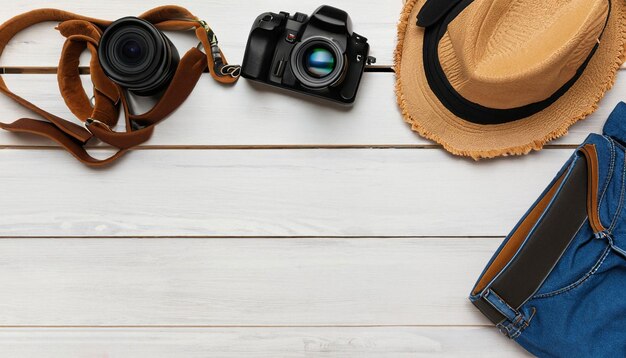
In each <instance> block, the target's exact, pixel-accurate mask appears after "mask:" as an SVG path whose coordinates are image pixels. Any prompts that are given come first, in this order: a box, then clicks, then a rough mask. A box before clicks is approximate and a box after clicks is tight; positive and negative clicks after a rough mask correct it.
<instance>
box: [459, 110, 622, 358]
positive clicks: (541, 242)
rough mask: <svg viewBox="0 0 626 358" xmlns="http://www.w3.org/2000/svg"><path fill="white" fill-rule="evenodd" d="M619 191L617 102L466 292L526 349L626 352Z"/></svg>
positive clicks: (570, 353) (562, 353)
mask: <svg viewBox="0 0 626 358" xmlns="http://www.w3.org/2000/svg"><path fill="white" fill-rule="evenodd" d="M583 162H584V165H583V164H582V163H583ZM578 164H581V167H580V168H578V169H576V168H577V166H578ZM578 171H580V172H581V173H585V175H584V176H583V175H582V174H581V175H579V174H577V172H578ZM576 177H578V178H579V179H576V180H578V181H580V182H581V183H583V182H584V183H585V184H584V187H582V186H578V187H577V186H575V185H574V184H573V183H572V182H573V181H574V180H575V178H576ZM568 185H569V186H568ZM581 188H582V190H581ZM581 191H582V192H584V193H583V194H582V199H581V200H579V201H576V199H574V196H576V195H578V194H580V193H581ZM577 193H578V194H577ZM625 198H626V104H624V103H620V104H619V105H618V106H617V107H616V109H615V110H614V111H613V113H612V114H611V116H610V117H609V119H608V121H607V123H606V125H605V127H604V134H603V135H597V134H591V135H590V136H589V137H588V138H587V139H586V140H585V142H584V143H583V144H582V145H581V147H580V148H579V149H578V150H577V151H576V152H575V153H574V154H573V155H572V157H571V158H570V159H569V160H568V162H567V163H566V164H565V166H564V167H563V168H562V169H561V170H560V172H559V173H558V174H557V176H556V178H555V179H554V180H553V181H552V183H551V184H550V185H549V186H548V189H546V191H545V192H544V193H543V194H542V195H541V197H540V198H539V199H538V200H537V202H536V203H535V204H534V205H533V207H532V208H531V209H530V210H529V211H528V212H527V213H526V215H525V216H524V218H523V219H522V220H521V221H520V223H519V224H518V225H517V226H516V227H515V229H514V230H513V232H511V234H509V236H508V237H507V238H506V240H505V241H504V243H503V244H502V245H501V246H500V248H499V249H498V251H497V252H496V254H495V255H494V257H493V258H492V259H491V261H490V262H489V264H488V266H487V268H485V271H483V274H482V275H481V278H480V279H479V281H478V282H477V284H476V286H475V287H474V290H473V291H472V294H471V295H470V300H471V301H472V302H473V303H474V304H475V305H476V306H477V307H478V308H479V309H480V310H481V311H482V312H483V313H484V314H485V315H486V316H487V317H488V318H490V319H491V321H492V322H494V323H495V324H496V325H497V327H498V328H499V329H500V331H501V332H502V333H504V334H505V335H506V336H508V337H509V338H511V339H514V340H515V341H516V342H517V343H519V344H520V345H521V346H522V347H524V348H525V349H526V350H528V351H529V352H530V353H532V354H534V355H537V356H540V357H626V208H624V206H626V199H625ZM568 200H569V201H568ZM577 203H578V204H577ZM579 204H580V205H579ZM577 206H580V207H581V209H580V210H578V211H577V209H576V207H577ZM554 211H558V212H554ZM581 212H582V214H581ZM557 222H558V223H561V224H559V225H555V224H554V223H557ZM559 240H560V241H559ZM555 241H559V242H558V243H555Z"/></svg>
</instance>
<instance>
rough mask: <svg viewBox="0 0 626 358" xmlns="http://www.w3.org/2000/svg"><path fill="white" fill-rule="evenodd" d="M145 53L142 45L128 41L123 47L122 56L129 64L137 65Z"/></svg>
mask: <svg viewBox="0 0 626 358" xmlns="http://www.w3.org/2000/svg"><path fill="white" fill-rule="evenodd" d="M142 53H143V51H142V48H141V45H140V44H139V42H137V41H135V40H128V41H126V43H125V44H123V45H122V56H123V57H124V58H125V59H126V60H127V62H128V63H137V62H139V60H140V59H141V54H142Z"/></svg>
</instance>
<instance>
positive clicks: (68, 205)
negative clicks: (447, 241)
mask: <svg viewBox="0 0 626 358" xmlns="http://www.w3.org/2000/svg"><path fill="white" fill-rule="evenodd" d="M99 154H101V153H99ZM102 154H105V153H102ZM570 154H571V150H558V149H547V150H545V151H543V152H540V153H537V154H534V155H531V156H527V157H524V158H517V159H515V160H494V161H485V162H481V163H474V162H472V161H468V160H465V159H459V158H453V157H451V156H450V155H448V154H446V153H444V152H442V151H440V150H437V149H424V150H419V149H417V150H412V149H387V150H382V149H334V150H330V149H321V150H186V151H183V152H182V153H181V151H176V150H140V151H134V152H132V153H130V155H128V156H127V157H125V158H124V159H123V160H122V161H121V162H120V163H118V164H116V165H115V166H114V167H112V168H110V169H108V170H87V169H85V168H84V167H83V166H82V165H81V164H79V163H75V162H74V160H73V158H72V157H70V156H69V155H68V154H67V153H65V152H64V151H61V150H9V149H7V150H0V182H1V183H3V184H2V186H0V197H2V200H3V202H4V203H5V205H4V209H5V210H6V212H5V213H4V214H3V215H0V236H5V237H24V236H25V237H29V236H61V237H67V236H133V237H135V236H138V237H146V236H189V235H191V236H201V237H206V236H316V237H318V236H504V235H506V234H507V233H508V232H509V230H510V229H511V228H512V227H513V226H514V224H515V223H516V222H517V220H518V219H519V217H521V216H522V214H523V213H524V212H525V211H526V209H527V208H528V207H529V206H530V205H531V204H532V203H533V202H534V200H535V198H536V197H537V196H538V195H539V194H540V193H541V192H542V191H543V189H544V187H545V186H546V185H547V184H548V182H549V181H550V179H552V177H553V176H554V174H555V173H556V172H557V171H558V169H559V168H560V167H561V165H562V163H564V162H565V160H566V159H567V158H568V156H569V155H570Z"/></svg>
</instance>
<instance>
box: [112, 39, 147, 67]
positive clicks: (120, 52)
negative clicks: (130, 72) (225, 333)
mask: <svg viewBox="0 0 626 358" xmlns="http://www.w3.org/2000/svg"><path fill="white" fill-rule="evenodd" d="M114 45H115V52H116V54H117V56H116V57H117V58H118V60H119V61H120V62H121V63H122V64H124V65H126V66H137V65H141V64H143V63H146V62H148V61H149V58H148V56H147V55H148V53H149V51H148V41H146V38H145V36H142V34H141V33H133V32H129V33H126V34H124V35H122V36H120V37H119V39H117V41H116V43H115V44H114Z"/></svg>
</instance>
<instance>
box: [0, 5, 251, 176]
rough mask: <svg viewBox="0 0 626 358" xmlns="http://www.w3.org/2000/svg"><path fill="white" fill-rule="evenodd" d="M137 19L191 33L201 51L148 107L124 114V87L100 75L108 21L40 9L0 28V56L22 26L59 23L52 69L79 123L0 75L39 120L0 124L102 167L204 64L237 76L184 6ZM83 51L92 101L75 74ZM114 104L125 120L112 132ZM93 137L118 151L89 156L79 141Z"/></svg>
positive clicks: (139, 136)
mask: <svg viewBox="0 0 626 358" xmlns="http://www.w3.org/2000/svg"><path fill="white" fill-rule="evenodd" d="M140 18H142V19H144V20H147V21H149V22H151V23H152V24H154V25H155V26H156V27H157V28H158V29H160V30H162V31H190V30H192V31H194V32H195V34H196V36H197V37H198V39H199V40H200V44H201V45H202V47H203V48H204V51H205V53H203V52H202V51H200V50H199V49H198V48H192V49H191V50H189V51H188V52H187V53H186V54H185V55H184V56H183V58H182V59H181V61H180V64H179V66H178V68H177V70H176V73H175V75H174V78H173V79H172V82H171V84H170V86H169V87H168V88H167V90H166V91H165V93H164V94H163V96H162V97H161V98H160V100H159V101H158V102H157V104H156V105H155V106H154V108H152V109H151V110H150V111H149V112H147V113H144V114H142V115H134V114H131V113H130V109H129V106H128V101H127V99H126V97H125V94H124V91H123V90H122V88H120V87H119V86H118V85H117V84H115V83H113V82H112V81H111V80H110V79H109V78H108V77H107V76H106V75H105V74H104V71H103V70H102V68H101V66H100V63H99V61H98V54H97V52H98V43H99V42H100V36H101V35H102V31H103V29H105V28H106V27H107V26H108V25H110V24H111V22H110V21H105V20H99V19H94V18H89V17H84V16H80V15H76V14H72V13H69V12H65V11H62V10H56V9H41V10H34V11H31V12H27V13H25V14H22V15H18V16H16V17H14V18H12V19H10V20H9V21H7V22H6V23H4V24H3V25H2V26H0V55H2V53H3V51H4V49H5V48H6V46H7V44H8V43H9V41H10V40H11V39H12V38H13V37H14V36H15V35H16V34H18V33H19V32H21V31H22V30H24V29H26V28H28V27H30V26H32V25H34V24H37V23H41V22H45V21H55V22H60V24H59V26H58V27H57V29H58V30H59V31H60V33H61V34H62V35H63V36H64V37H66V39H67V40H66V41H65V44H64V46H63V51H62V55H61V60H60V62H59V68H58V82H59V89H60V91H61V95H62V96H63V99H64V100H65V103H66V105H67V106H68V108H69V109H70V110H71V112H72V113H73V114H74V115H75V116H76V117H77V118H78V119H79V120H80V121H81V122H82V123H83V124H84V125H83V126H80V125H78V124H75V123H74V122H71V121H68V120H65V119H63V118H60V117H57V116H55V115H53V114H51V113H49V112H47V111H45V110H43V109H41V108H39V107H37V106H35V105H34V104H32V103H30V102H29V101H27V100H25V99H24V98H22V97H20V96H18V95H16V94H15V93H13V92H12V91H11V90H10V89H9V88H8V87H7V85H6V84H5V82H4V79H3V78H2V76H0V92H2V93H3V94H5V95H6V96H7V97H9V98H12V99H13V100H14V101H16V102H17V103H19V104H21V105H22V106H24V107H25V108H27V109H29V110H31V111H32V112H34V113H36V114H37V115H39V116H41V117H42V118H43V119H44V120H45V121H44V120H36V119H31V118H22V119H19V120H17V121H15V122H13V123H11V124H6V123H2V122H0V128H2V129H5V130H7V131H11V132H19V133H32V134H36V135H39V136H43V137H47V138H50V139H52V140H54V141H55V142H57V143H59V144H60V145H61V146H63V147H64V148H65V149H66V150H67V151H68V152H70V153H71V154H72V155H74V157H76V159H78V160H79V161H81V162H82V163H84V164H87V165H89V166H104V165H107V164H110V163H112V162H114V161H115V160H117V159H118V158H120V157H121V156H122V155H123V154H124V153H125V152H126V151H128V149H130V148H132V147H134V146H137V145H139V144H141V143H144V142H146V141H147V140H148V139H149V138H150V137H151V136H152V133H153V131H154V126H155V125H156V124H158V123H159V122H160V121H161V120H163V119H164V118H166V117H167V116H168V115H170V114H171V113H172V112H173V111H174V110H176V109H177V108H178V107H179V106H180V105H181V104H182V103H183V102H184V101H185V100H186V99H187V97H188V96H189V94H191V91H192V90H193V89H194V87H195V85H196V83H197V82H198V80H199V79H200V76H201V75H202V73H203V72H204V70H205V69H206V68H207V66H208V68H209V72H210V73H211V76H212V77H213V78H214V79H215V80H216V81H218V82H220V83H223V84H232V83H235V82H236V81H237V80H238V78H239V72H240V71H239V69H238V67H237V66H229V65H228V64H227V62H226V59H225V57H224V55H223V53H222V52H221V51H220V50H219V48H218V47H217V40H216V38H215V35H214V34H213V31H212V30H211V29H210V28H209V27H208V26H207V25H206V23H205V22H204V21H201V20H199V19H198V18H197V17H195V16H193V15H192V14H191V13H190V12H189V11H188V10H186V9H184V8H182V7H178V6H163V7H158V8H156V9H153V10H150V11H148V12H146V13H145V14H143V15H141V16H140ZM198 47H200V45H199V46H198ZM216 49H217V51H216ZM85 50H89V51H90V52H91V62H90V74H91V81H92V83H93V93H94V97H93V99H94V104H93V105H92V102H91V99H90V98H89V97H88V95H87V94H86V92H85V89H84V88H83V85H82V82H81V78H80V72H79V58H80V55H81V53H82V52H83V51H85ZM214 53H215V54H217V53H219V56H217V55H215V56H214ZM120 105H121V106H122V109H123V112H124V117H125V119H126V123H125V124H126V130H125V131H124V132H115V131H114V130H113V129H112V128H114V127H115V126H116V125H117V122H118V117H119V107H120ZM94 137H95V138H97V139H99V140H101V141H102V142H104V143H107V144H109V145H111V146H113V147H115V148H117V149H118V152H117V153H116V154H115V155H113V156H112V157H110V158H107V159H104V160H99V159H96V158H93V157H92V156H90V155H89V153H87V151H86V150H85V144H86V143H87V142H88V141H89V140H90V139H92V138H94Z"/></svg>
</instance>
